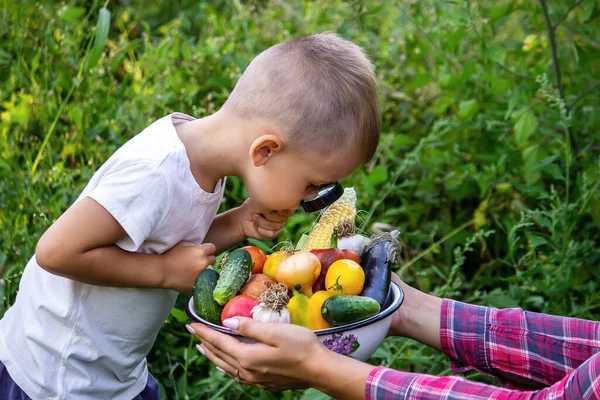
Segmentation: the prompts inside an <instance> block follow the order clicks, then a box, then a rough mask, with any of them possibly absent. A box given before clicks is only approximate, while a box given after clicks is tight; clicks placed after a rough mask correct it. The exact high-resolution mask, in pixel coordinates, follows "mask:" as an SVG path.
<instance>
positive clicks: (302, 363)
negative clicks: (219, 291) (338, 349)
mask: <svg viewBox="0 0 600 400" xmlns="http://www.w3.org/2000/svg"><path fill="white" fill-rule="evenodd" d="M225 324H226V325H228V326H229V327H230V328H231V329H234V330H235V331H237V332H238V333H239V334H241V335H243V336H245V337H247V338H252V339H255V340H258V341H259V342H260V343H253V344H249V343H243V342H241V341H239V340H238V339H236V338H235V337H233V336H229V335H226V334H223V333H220V332H218V331H215V330H213V329H211V328H209V327H207V326H205V325H202V324H199V323H195V324H192V325H191V328H192V329H193V331H194V333H195V334H196V336H197V337H198V338H199V339H200V340H201V341H202V344H201V345H199V346H197V347H198V350H199V351H200V352H202V353H203V354H205V355H206V357H208V359H209V360H211V361H212V362H214V363H215V364H216V365H217V367H219V368H220V369H221V370H222V371H223V372H225V373H226V374H227V375H229V376H230V377H232V378H239V380H240V381H241V382H244V383H249V384H252V385H254V386H258V387H260V388H263V389H267V390H271V391H280V390H285V389H299V388H306V387H308V386H311V385H313V384H314V382H312V381H311V379H314V378H315V374H313V373H312V372H311V368H313V367H314V366H316V365H319V364H321V363H323V362H326V361H325V360H326V359H327V358H328V357H329V354H328V353H329V350H327V349H326V348H325V347H324V346H323V345H322V344H321V343H320V342H319V340H318V339H317V336H316V335H315V334H314V333H313V332H312V331H310V330H308V329H306V328H303V327H301V326H298V325H292V324H283V323H261V322H256V321H253V320H252V319H250V318H242V317H236V318H230V319H228V320H225Z"/></svg>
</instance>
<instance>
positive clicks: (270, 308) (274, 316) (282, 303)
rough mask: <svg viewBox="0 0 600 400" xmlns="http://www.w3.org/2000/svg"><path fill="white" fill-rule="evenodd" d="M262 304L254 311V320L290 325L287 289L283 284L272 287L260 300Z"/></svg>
mask: <svg viewBox="0 0 600 400" xmlns="http://www.w3.org/2000/svg"><path fill="white" fill-rule="evenodd" d="M259 301H260V303H259V304H258V305H257V306H255V307H254V308H253V309H252V319H253V320H255V321H259V322H282V323H286V324H289V323H290V313H289V311H288V309H287V307H286V306H287V303H288V302H289V297H288V290H287V287H286V286H285V285H283V284H281V283H277V284H275V285H271V286H270V287H269V288H268V289H267V290H265V291H264V292H263V293H262V294H261V295H260V298H259Z"/></svg>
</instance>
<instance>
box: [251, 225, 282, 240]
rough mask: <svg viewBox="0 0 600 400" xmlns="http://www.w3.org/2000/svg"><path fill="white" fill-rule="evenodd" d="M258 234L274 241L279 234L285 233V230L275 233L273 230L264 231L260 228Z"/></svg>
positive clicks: (257, 229)
mask: <svg viewBox="0 0 600 400" xmlns="http://www.w3.org/2000/svg"><path fill="white" fill-rule="evenodd" d="M256 232H258V234H259V235H260V236H262V237H263V238H268V239H274V238H276V237H277V236H279V234H280V233H281V232H283V228H280V229H277V230H275V231H271V230H267V229H262V228H261V227H260V226H259V227H257V228H256Z"/></svg>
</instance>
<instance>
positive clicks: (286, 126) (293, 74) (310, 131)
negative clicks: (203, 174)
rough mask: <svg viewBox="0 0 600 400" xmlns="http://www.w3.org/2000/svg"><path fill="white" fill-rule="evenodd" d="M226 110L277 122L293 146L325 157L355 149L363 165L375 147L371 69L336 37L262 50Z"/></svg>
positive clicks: (311, 38) (321, 36)
mask: <svg viewBox="0 0 600 400" xmlns="http://www.w3.org/2000/svg"><path fill="white" fill-rule="evenodd" d="M224 108H226V109H230V110H231V111H233V112H234V113H236V114H237V115H239V116H241V117H244V118H262V119H265V120H268V121H272V122H274V123H276V124H277V126H279V127H280V128H281V129H283V130H284V132H285V133H286V134H288V135H289V140H290V143H291V145H292V146H297V147H302V148H311V149H317V150H318V148H319V147H320V148H321V150H322V151H323V152H327V151H330V150H331V149H334V148H339V147H346V148H348V147H347V145H348V144H354V145H355V146H354V148H355V149H358V151H359V152H360V154H361V156H362V157H363V159H362V161H363V162H367V161H368V160H370V159H371V157H373V154H374V153H375V150H376V149H377V145H378V143H379V135H380V131H381V117H380V114H379V103H378V99H377V84H376V83H375V77H374V75H373V66H372V65H371V62H370V61H369V59H368V58H367V57H366V56H365V54H364V52H363V50H362V49H361V48H360V47H359V46H357V45H356V44H354V43H352V42H349V41H347V40H344V39H342V38H340V37H339V36H337V35H335V34H317V35H310V36H305V37H302V38H298V39H294V40H290V41H288V42H284V43H281V44H278V45H275V46H273V47H271V48H269V49H267V50H265V51H263V52H262V53H261V54H260V55H259V56H258V57H256V58H255V59H254V60H253V61H252V62H251V63H250V65H249V66H248V68H247V69H246V71H245V72H244V73H243V74H242V76H241V78H240V79H239V81H238V83H237V85H236V86H235V88H234V89H233V92H232V93H231V95H230V96H229V98H228V99H227V101H226V103H225V105H224Z"/></svg>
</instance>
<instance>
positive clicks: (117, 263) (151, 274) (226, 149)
mask: <svg viewBox="0 0 600 400" xmlns="http://www.w3.org/2000/svg"><path fill="white" fill-rule="evenodd" d="M380 128H381V124H380V117H379V108H378V103H377V93H376V84H375V80H374V76H373V72H372V67H371V64H370V63H369V61H368V60H367V58H366V57H365V56H364V54H363V53H362V51H361V49H360V48H359V47H358V46H356V45H354V44H352V43H350V42H347V41H345V40H343V39H340V38H338V37H337V36H335V35H331V34H322V35H313V36H308V37H305V38H300V39H296V40H292V41H289V42H286V43H282V44H279V45H277V46H274V47H272V48H270V49H268V50H266V51H264V52H263V53H261V54H260V55H259V56H258V57H257V58H256V59H255V60H253V62H252V63H251V64H250V65H249V66H248V68H247V70H246V71H245V72H244V74H243V75H242V77H241V78H240V80H239V82H238V83H237V85H236V87H235V88H234V90H233V92H232V93H231V96H230V97H229V98H228V100H227V101H226V103H225V104H224V106H223V107H222V108H221V110H219V111H218V112H216V113H215V114H213V115H211V116H208V117H205V118H202V119H194V118H192V117H189V116H186V115H184V114H179V113H175V114H172V115H169V116H167V117H164V118H162V119H160V120H158V121H156V122H154V123H153V124H151V125H150V126H149V127H147V128H146V129H145V130H144V131H143V132H142V133H140V134H139V135H137V136H136V137H134V138H133V139H131V140H130V141H129V142H127V143H126V144H125V145H124V146H123V147H122V148H121V149H119V150H118V151H117V152H116V153H115V154H114V155H113V156H112V157H110V159H109V160H108V161H107V162H106V163H105V164H104V165H103V166H102V167H101V168H100V169H99V170H98V171H97V173H96V174H95V175H94V177H93V178H92V180H91V181H90V183H89V184H88V185H87V187H86V188H85V189H84V191H83V193H82V194H81V196H80V197H79V199H78V200H77V201H76V203H75V204H74V205H73V206H72V207H71V208H70V209H69V210H68V211H67V212H66V213H65V214H64V215H62V216H61V217H60V218H59V219H58V220H57V221H56V222H55V223H54V224H53V225H52V226H51V227H50V229H48V231H47V232H46V233H45V234H44V235H43V236H42V238H41V239H40V241H39V242H38V245H37V248H36V254H35V256H34V257H33V258H32V259H31V260H30V261H29V263H28V265H27V267H26V268H25V271H24V273H23V277H22V279H21V284H20V289H19V293H18V295H17V300H16V302H15V304H14V306H13V307H12V308H11V309H10V310H8V311H7V313H6V314H5V316H4V318H3V319H2V320H1V321H0V361H1V362H2V364H0V389H4V390H5V393H10V396H11V397H12V398H26V397H25V394H26V395H27V396H29V397H31V398H33V399H69V400H72V399H90V398H93V399H100V398H102V399H132V398H137V399H148V398H158V391H157V389H156V382H154V380H153V379H152V377H151V376H150V375H149V374H148V370H147V367H146V359H145V357H146V355H147V354H148V352H149V351H150V349H151V347H152V344H153V343H154V340H155V339H156V335H157V333H158V330H159V329H160V326H161V324H162V323H163V321H164V320H165V319H166V317H167V315H168V314H169V312H170V310H171V308H172V307H173V304H174V302H175V299H176V296H177V291H191V290H192V288H193V283H194V278H195V277H196V275H197V274H198V272H199V271H201V270H203V269H204V268H206V267H208V266H209V265H211V264H213V263H214V260H215V254H218V253H220V252H222V251H224V250H226V249H228V248H230V247H232V246H233V245H235V244H236V243H238V242H240V241H242V240H243V239H244V238H246V237H254V238H258V239H267V240H268V239H273V238H275V237H276V236H277V235H278V234H279V232H280V231H281V230H282V229H283V225H284V223H285V221H286V220H287V218H288V217H289V216H290V215H291V214H292V213H293V212H294V211H295V210H296V209H297V208H298V205H299V203H300V201H301V200H303V199H310V198H313V197H314V196H315V195H316V193H317V190H318V188H319V186H321V185H323V184H327V183H330V182H335V181H338V180H340V179H341V178H343V177H345V176H347V175H349V174H350V173H351V172H352V171H354V170H355V169H356V168H357V167H358V166H359V165H361V164H363V163H365V162H366V161H368V160H369V159H370V158H371V157H372V155H373V153H374V152H375V149H376V146H377V143H378V140H379V133H380ZM227 176H239V177H241V178H242V180H243V181H244V183H245V185H246V187H247V189H248V194H249V199H248V200H247V201H246V202H244V204H242V206H240V207H239V208H236V209H232V210H229V211H227V212H225V213H223V214H220V215H218V216H216V212H217V210H218V207H219V204H220V203H221V200H222V197H223V187H224V184H225V177H227ZM215 216H216V217H215ZM4 396H6V395H4ZM2 398H6V397H2Z"/></svg>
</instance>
